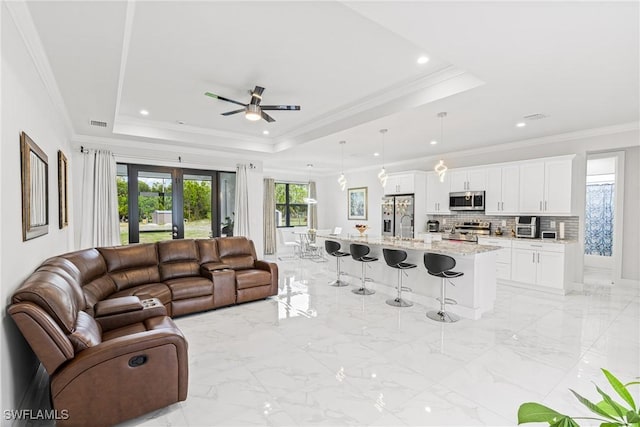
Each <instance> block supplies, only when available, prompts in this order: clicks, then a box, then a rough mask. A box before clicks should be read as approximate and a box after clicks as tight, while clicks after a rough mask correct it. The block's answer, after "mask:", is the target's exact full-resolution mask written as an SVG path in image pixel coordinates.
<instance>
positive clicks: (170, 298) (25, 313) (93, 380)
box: [8, 237, 278, 426]
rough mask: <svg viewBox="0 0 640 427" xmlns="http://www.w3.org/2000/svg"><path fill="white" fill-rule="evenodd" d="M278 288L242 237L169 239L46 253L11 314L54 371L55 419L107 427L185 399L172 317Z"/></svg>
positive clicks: (184, 373) (184, 369) (269, 267)
mask: <svg viewBox="0 0 640 427" xmlns="http://www.w3.org/2000/svg"><path fill="white" fill-rule="evenodd" d="M277 292H278V266H277V265H276V264H274V263H269V262H265V261H259V260H258V259H257V257H256V252H255V248H254V245H253V242H252V241H251V240H248V239H246V238H245V237H221V238H215V239H201V240H200V239H198V240H170V241H163V242H158V243H147V244H135V245H129V246H118V247H108V248H93V249H84V250H80V251H76V252H71V253H68V254H64V255H59V256H56V257H53V258H50V259H48V260H46V261H44V262H43V263H42V264H41V265H40V266H39V267H38V268H37V269H36V271H35V272H34V273H32V274H31V275H30V276H29V277H28V278H27V279H26V280H25V281H24V282H23V283H22V285H21V286H20V287H19V288H18V289H17V290H16V291H15V292H14V294H13V298H12V304H11V305H10V306H9V308H8V312H9V314H10V315H11V317H12V318H13V319H14V321H15V322H16V324H17V326H18V328H19V329H20V331H21V332H22V335H23V336H24V337H25V339H26V340H27V342H28V343H29V345H30V346H31V348H32V349H33V351H34V353H35V355H36V356H37V357H38V359H39V360H40V362H41V363H42V365H43V367H44V368H45V370H46V371H47V373H48V374H49V376H50V392H51V402H52V404H53V409H54V410H56V411H57V413H64V414H66V416H65V417H63V419H60V420H58V421H57V425H61V426H84V425H92V426H102V425H104V426H108V425H113V424H116V423H119V422H122V421H124V420H128V419H131V418H135V417H137V416H140V415H143V414H145V413H147V412H150V411H153V410H156V409H160V408H162V407H165V406H167V405H170V404H172V403H175V402H179V401H182V400H185V399H186V398H187V385H188V356H187V346H188V344H187V341H186V339H185V337H184V336H183V334H182V332H181V331H180V329H178V327H177V326H176V324H175V323H174V322H173V320H172V319H171V317H175V316H180V315H185V314H190V313H196V312H200V311H204V310H210V309H214V308H218V307H224V306H230V305H234V304H237V303H242V302H247V301H254V300H258V299H263V298H267V297H269V296H272V295H276V294H277ZM62 411H64V412H62Z"/></svg>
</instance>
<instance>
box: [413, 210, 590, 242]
mask: <svg viewBox="0 0 640 427" xmlns="http://www.w3.org/2000/svg"><path fill="white" fill-rule="evenodd" d="M578 218H579V217H577V216H541V217H540V230H541V231H559V229H560V223H561V222H563V223H564V238H565V239H567V240H578V222H579V220H578ZM429 219H435V220H436V221H439V222H440V229H443V228H446V227H449V226H450V225H453V224H455V223H456V222H464V221H471V220H478V221H489V222H490V223H491V234H493V233H494V232H495V230H496V228H498V227H500V228H502V230H503V231H504V233H510V232H511V229H512V228H514V227H515V225H516V217H515V215H514V216H494V215H484V214H480V213H478V212H460V213H456V214H454V215H427V220H429ZM427 220H425V222H424V224H423V225H422V229H423V231H426V229H427ZM443 220H446V222H447V223H446V224H443ZM502 221H506V222H507V225H506V227H504V226H502ZM551 221H555V222H556V226H555V228H552V227H551Z"/></svg>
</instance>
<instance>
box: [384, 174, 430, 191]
mask: <svg viewBox="0 0 640 427" xmlns="http://www.w3.org/2000/svg"><path fill="white" fill-rule="evenodd" d="M422 176H423V175H422ZM415 191H416V174H415V173H398V174H389V177H388V178H387V185H385V186H384V194H386V195H392V194H411V193H415Z"/></svg>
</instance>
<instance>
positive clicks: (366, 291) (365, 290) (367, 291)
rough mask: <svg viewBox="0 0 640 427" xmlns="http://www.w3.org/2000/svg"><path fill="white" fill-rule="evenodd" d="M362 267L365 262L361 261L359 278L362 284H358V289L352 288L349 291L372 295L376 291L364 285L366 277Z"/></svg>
mask: <svg viewBox="0 0 640 427" xmlns="http://www.w3.org/2000/svg"><path fill="white" fill-rule="evenodd" d="M361 262H362V261H361ZM364 267H365V263H364V262H363V263H362V279H361V283H362V286H360V289H354V290H352V291H351V292H353V293H354V294H358V295H373V294H375V293H376V291H374V290H373V289H368V288H367V286H366V285H365V283H366V281H367V279H366V277H365V274H364Z"/></svg>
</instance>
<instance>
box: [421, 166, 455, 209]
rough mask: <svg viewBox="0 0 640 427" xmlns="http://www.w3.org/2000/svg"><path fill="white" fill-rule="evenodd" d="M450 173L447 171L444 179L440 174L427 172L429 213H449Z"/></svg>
mask: <svg viewBox="0 0 640 427" xmlns="http://www.w3.org/2000/svg"><path fill="white" fill-rule="evenodd" d="M449 177H450V174H448V173H445V174H444V179H443V181H440V178H439V177H438V174H437V173H435V172H427V201H426V205H427V214H430V215H447V214H450V213H451V211H449V190H450V182H449Z"/></svg>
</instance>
